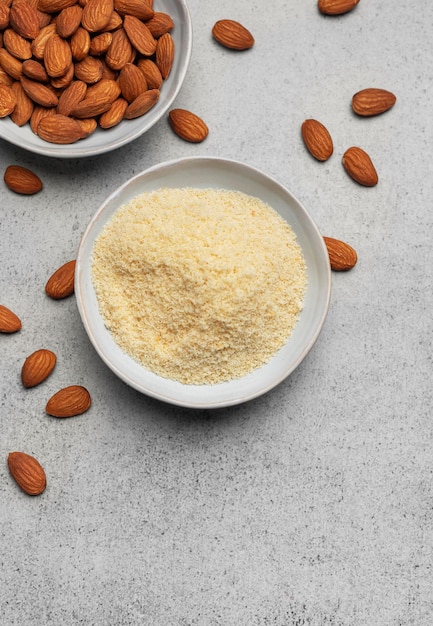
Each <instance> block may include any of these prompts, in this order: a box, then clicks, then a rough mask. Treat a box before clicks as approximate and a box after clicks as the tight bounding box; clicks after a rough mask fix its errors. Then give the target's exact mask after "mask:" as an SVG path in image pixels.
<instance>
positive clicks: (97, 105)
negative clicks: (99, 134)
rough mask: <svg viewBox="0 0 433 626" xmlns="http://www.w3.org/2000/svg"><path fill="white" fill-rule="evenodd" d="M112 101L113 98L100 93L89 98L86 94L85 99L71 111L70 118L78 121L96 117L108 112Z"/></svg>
mask: <svg viewBox="0 0 433 626" xmlns="http://www.w3.org/2000/svg"><path fill="white" fill-rule="evenodd" d="M114 100H115V98H112V97H111V96H109V95H104V94H102V93H101V94H96V95H94V96H91V97H90V96H87V94H86V97H85V98H84V99H83V100H81V102H79V103H78V104H77V106H75V107H74V108H73V109H72V111H71V116H72V117H76V118H79V119H85V118H88V117H96V116H98V115H101V113H105V111H108V109H109V108H110V107H111V105H112V104H113V102H114Z"/></svg>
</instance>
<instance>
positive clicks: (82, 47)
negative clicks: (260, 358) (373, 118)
mask: <svg viewBox="0 0 433 626" xmlns="http://www.w3.org/2000/svg"><path fill="white" fill-rule="evenodd" d="M90 43H91V40H90V34H89V33H88V32H87V30H86V29H85V28H82V27H81V26H80V27H79V28H77V30H76V31H75V33H74V34H73V35H72V37H71V39H70V46H71V52H72V58H73V59H74V61H82V60H83V59H85V58H86V57H87V55H88V54H89V50H90Z"/></svg>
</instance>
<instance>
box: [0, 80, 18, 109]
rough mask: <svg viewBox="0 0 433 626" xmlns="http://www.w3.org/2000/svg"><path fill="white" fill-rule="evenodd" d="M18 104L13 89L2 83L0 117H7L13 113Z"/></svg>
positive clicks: (0, 87)
mask: <svg viewBox="0 0 433 626" xmlns="http://www.w3.org/2000/svg"><path fill="white" fill-rule="evenodd" d="M16 103H17V98H16V95H15V93H14V91H13V89H12V87H8V85H4V84H3V83H0V117H7V116H8V115H10V114H11V113H12V111H13V110H14V108H15V105H16Z"/></svg>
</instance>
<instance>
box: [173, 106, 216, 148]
mask: <svg viewBox="0 0 433 626" xmlns="http://www.w3.org/2000/svg"><path fill="white" fill-rule="evenodd" d="M168 119H169V122H170V126H171V128H172V129H173V131H174V132H175V133H176V135H178V136H179V137H181V138H182V139H184V140H185V141H190V142H192V143H199V142H201V141H204V139H206V137H207V136H208V134H209V129H208V127H207V125H206V124H205V123H204V121H203V120H202V119H201V118H200V117H198V115H196V114H195V113H192V112H191V111H187V110H185V109H172V110H171V111H170V113H169V114H168Z"/></svg>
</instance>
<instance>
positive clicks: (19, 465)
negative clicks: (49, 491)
mask: <svg viewBox="0 0 433 626" xmlns="http://www.w3.org/2000/svg"><path fill="white" fill-rule="evenodd" d="M8 467H9V471H10V473H11V476H12V478H13V479H14V480H15V482H16V483H17V485H18V486H19V487H21V489H22V490H23V491H24V492H25V493H26V494H27V495H29V496H39V495H40V494H41V493H43V492H44V491H45V489H46V486H47V477H46V474H45V470H44V468H43V467H42V465H41V464H40V463H39V461H38V460H37V459H35V458H34V457H33V456H31V455H30V454H26V453H25V452H10V453H9V455H8Z"/></svg>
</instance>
